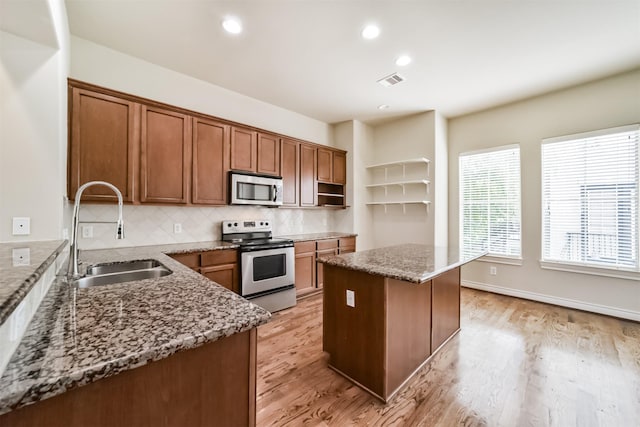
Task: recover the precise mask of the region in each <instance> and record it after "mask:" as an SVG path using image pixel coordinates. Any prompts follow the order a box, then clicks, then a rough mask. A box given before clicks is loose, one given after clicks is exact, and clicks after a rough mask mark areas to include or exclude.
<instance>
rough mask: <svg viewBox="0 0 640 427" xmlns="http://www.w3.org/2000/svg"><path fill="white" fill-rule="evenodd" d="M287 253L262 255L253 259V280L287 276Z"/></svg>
mask: <svg viewBox="0 0 640 427" xmlns="http://www.w3.org/2000/svg"><path fill="white" fill-rule="evenodd" d="M286 274H287V257H286V254H275V255H267V256H260V257H256V258H254V259H253V281H254V282H258V281H260V280H266V279H272V278H274V277H281V276H286Z"/></svg>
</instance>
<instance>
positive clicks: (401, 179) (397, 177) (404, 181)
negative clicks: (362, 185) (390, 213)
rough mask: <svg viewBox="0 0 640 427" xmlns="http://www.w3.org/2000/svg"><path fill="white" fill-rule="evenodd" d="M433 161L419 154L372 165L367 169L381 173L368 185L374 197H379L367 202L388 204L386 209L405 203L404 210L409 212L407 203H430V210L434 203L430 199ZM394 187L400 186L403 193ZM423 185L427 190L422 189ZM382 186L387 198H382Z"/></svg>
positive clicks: (427, 204) (376, 204) (427, 207)
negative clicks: (406, 158) (430, 174)
mask: <svg viewBox="0 0 640 427" xmlns="http://www.w3.org/2000/svg"><path fill="white" fill-rule="evenodd" d="M429 163H430V162H429V159H426V158H424V157H419V158H415V159H408V160H401V161H395V162H388V163H380V164H375V165H371V166H368V167H367V169H368V170H370V171H371V172H372V174H377V180H376V182H373V183H371V184H369V185H367V186H366V188H368V189H370V190H371V194H372V196H374V195H376V196H378V199H376V198H375V197H374V198H373V199H372V200H371V201H370V202H368V203H367V205H369V206H384V208H385V212H386V211H387V206H392V205H401V206H402V210H403V212H406V205H415V204H422V205H424V206H426V212H428V211H429V205H430V203H431V202H430V201H429V200H428V195H429V185H430V184H431V182H430V181H429V179H428V178H429ZM421 165H423V166H424V168H422V167H421ZM381 170H382V171H384V176H383V177H382V178H381V177H380V175H381V172H380V171H381ZM394 187H400V188H401V189H402V194H398V190H397V189H396V190H393V188H394ZM420 187H423V189H422V190H421V189H420ZM381 188H382V189H384V198H382V197H380V196H381V194H380V191H381V190H379V189H381ZM408 189H410V190H408ZM420 193H423V194H422V195H421V194H420ZM390 196H391V197H390ZM423 197H424V198H423Z"/></svg>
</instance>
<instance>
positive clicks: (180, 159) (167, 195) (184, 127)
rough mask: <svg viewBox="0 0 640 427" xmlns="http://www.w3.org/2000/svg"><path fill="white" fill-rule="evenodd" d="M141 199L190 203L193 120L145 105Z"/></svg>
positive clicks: (147, 201) (156, 201) (141, 157)
mask: <svg viewBox="0 0 640 427" xmlns="http://www.w3.org/2000/svg"><path fill="white" fill-rule="evenodd" d="M141 110H142V131H141V145H140V184H141V188H140V201H141V202H143V203H145V202H146V203H177V204H183V203H187V198H188V194H189V181H190V163H191V119H190V117H189V116H187V115H185V114H180V113H177V112H174V111H170V110H164V109H159V108H155V107H149V106H146V105H143V106H142V109H141Z"/></svg>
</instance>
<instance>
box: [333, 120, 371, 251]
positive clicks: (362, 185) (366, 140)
mask: <svg viewBox="0 0 640 427" xmlns="http://www.w3.org/2000/svg"><path fill="white" fill-rule="evenodd" d="M334 130H335V133H334V140H335V143H336V147H338V148H341V149H343V150H347V189H346V190H347V204H348V205H349V206H351V207H350V208H349V209H345V210H341V211H337V212H336V214H335V216H334V223H333V228H334V230H335V231H345V232H353V233H356V234H357V235H358V240H357V250H365V249H371V248H373V247H374V233H373V228H372V227H373V212H372V211H371V209H369V208H368V206H366V204H365V203H366V201H367V199H368V194H367V188H366V185H367V184H368V176H367V170H366V166H368V165H369V164H371V163H370V160H369V157H370V155H371V153H372V150H371V147H372V145H373V130H372V128H371V127H370V126H368V125H366V124H364V123H362V122H359V121H357V120H351V121H348V122H343V123H339V124H336V125H334Z"/></svg>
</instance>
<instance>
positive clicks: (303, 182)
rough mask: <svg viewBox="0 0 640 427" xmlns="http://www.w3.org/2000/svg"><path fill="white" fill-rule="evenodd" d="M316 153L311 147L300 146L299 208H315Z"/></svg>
mask: <svg viewBox="0 0 640 427" xmlns="http://www.w3.org/2000/svg"><path fill="white" fill-rule="evenodd" d="M317 151H318V150H317V149H316V148H315V147H313V146H311V145H307V144H300V206H315V205H316V204H317V194H316V156H317Z"/></svg>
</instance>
